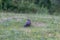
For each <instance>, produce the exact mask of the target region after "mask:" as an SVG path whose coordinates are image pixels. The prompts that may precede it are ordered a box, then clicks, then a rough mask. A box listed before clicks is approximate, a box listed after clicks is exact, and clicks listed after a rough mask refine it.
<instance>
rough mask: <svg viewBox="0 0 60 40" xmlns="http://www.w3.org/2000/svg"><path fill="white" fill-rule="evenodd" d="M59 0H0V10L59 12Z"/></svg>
mask: <svg viewBox="0 0 60 40" xmlns="http://www.w3.org/2000/svg"><path fill="white" fill-rule="evenodd" d="M59 10H60V0H0V11H3V12H15V13H43V12H44V14H46V13H47V14H56V15H57V14H59V13H60V11H59Z"/></svg>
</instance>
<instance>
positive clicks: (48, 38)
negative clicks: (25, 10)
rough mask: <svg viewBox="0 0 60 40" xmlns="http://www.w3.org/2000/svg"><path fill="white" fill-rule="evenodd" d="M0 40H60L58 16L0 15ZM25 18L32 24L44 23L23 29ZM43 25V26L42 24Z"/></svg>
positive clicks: (59, 20)
mask: <svg viewBox="0 0 60 40" xmlns="http://www.w3.org/2000/svg"><path fill="white" fill-rule="evenodd" d="M10 17H12V19H11V20H10V19H7V20H5V21H4V22H0V40H60V16H54V15H42V14H14V13H8V14H7V13H4V14H2V13H0V20H1V19H2V21H3V20H4V18H10ZM27 18H30V19H31V21H32V24H34V22H37V23H40V24H41V23H44V24H45V25H44V26H39V27H38V25H40V24H35V25H32V26H31V27H27V28H24V24H25V21H26V19H27ZM42 25H43V24H42Z"/></svg>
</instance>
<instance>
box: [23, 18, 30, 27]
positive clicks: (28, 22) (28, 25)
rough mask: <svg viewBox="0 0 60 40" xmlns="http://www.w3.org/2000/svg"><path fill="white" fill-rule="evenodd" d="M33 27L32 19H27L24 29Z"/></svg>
mask: <svg viewBox="0 0 60 40" xmlns="http://www.w3.org/2000/svg"><path fill="white" fill-rule="evenodd" d="M30 26H31V20H30V19H27V21H26V23H25V25H24V27H30Z"/></svg>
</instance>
